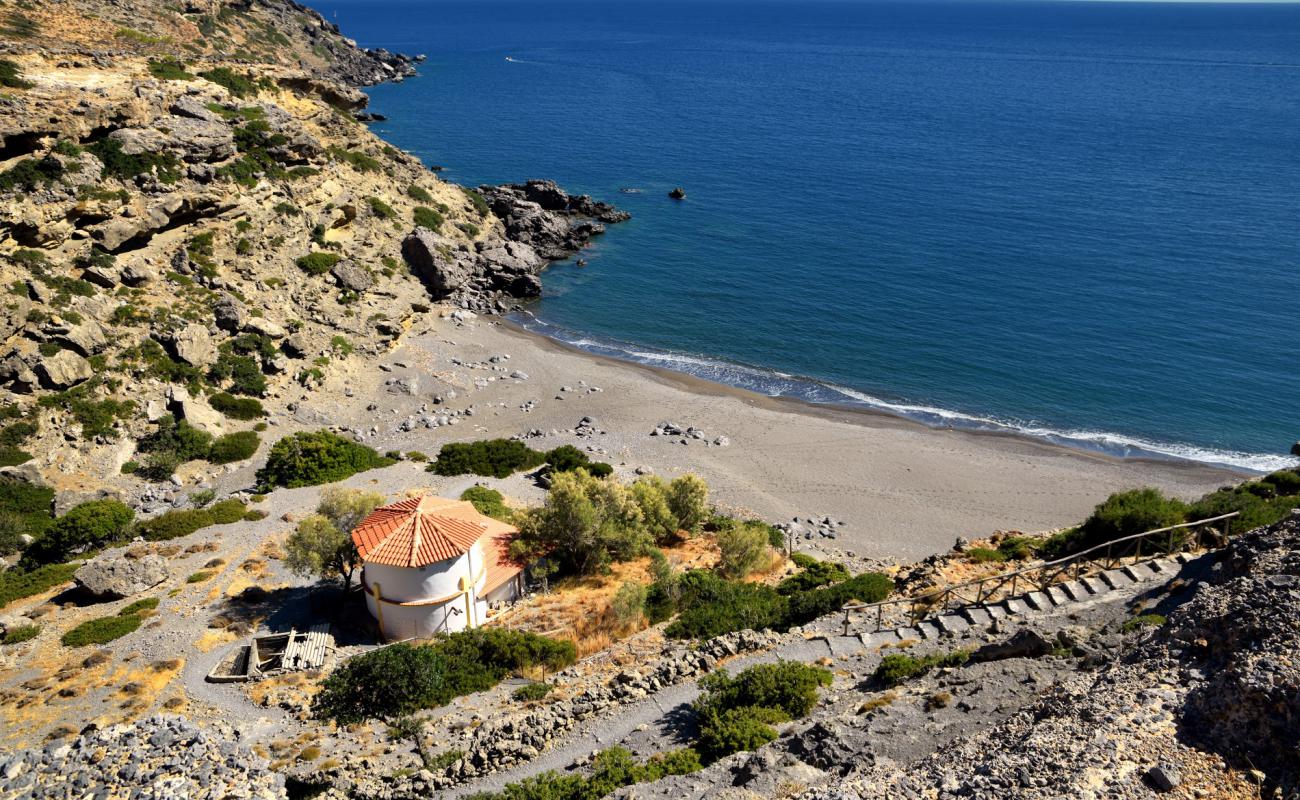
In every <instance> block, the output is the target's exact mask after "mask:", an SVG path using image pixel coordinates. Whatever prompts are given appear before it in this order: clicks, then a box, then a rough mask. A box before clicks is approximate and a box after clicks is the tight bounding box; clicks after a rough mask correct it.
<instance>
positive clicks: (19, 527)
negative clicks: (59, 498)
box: [0, 475, 54, 553]
mask: <svg viewBox="0 0 1300 800" xmlns="http://www.w3.org/2000/svg"><path fill="white" fill-rule="evenodd" d="M53 502H54V490H53V489H51V488H50V487H48V486H40V485H35V484H31V483H28V482H27V481H24V480H20V479H18V478H11V477H9V476H7V475H0V552H3V553H12V552H13V551H15V550H17V549H18V548H19V546H20V544H19V542H20V540H21V537H22V536H23V534H27V535H28V536H32V537H34V538H35V537H39V536H40V535H41V534H42V533H44V532H45V529H46V528H48V527H49V526H50V524H51V523H52V522H54V516H53V514H51V513H50V508H51V505H52V504H53Z"/></svg>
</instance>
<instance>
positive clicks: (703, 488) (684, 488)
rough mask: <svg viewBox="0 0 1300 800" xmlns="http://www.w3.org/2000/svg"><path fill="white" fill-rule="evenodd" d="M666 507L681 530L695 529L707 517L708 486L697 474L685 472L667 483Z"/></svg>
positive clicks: (697, 528)
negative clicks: (675, 518)
mask: <svg viewBox="0 0 1300 800" xmlns="http://www.w3.org/2000/svg"><path fill="white" fill-rule="evenodd" d="M668 507H669V508H670V509H671V510H672V512H673V515H674V516H676V517H677V526H678V527H679V528H681V529H682V530H686V531H692V532H693V531H696V530H699V528H700V526H701V525H703V524H704V521H705V520H706V519H708V518H709V487H708V484H706V483H705V482H704V479H703V478H701V477H699V476H698V475H692V474H689V473H688V474H686V475H682V476H681V477H679V478H674V479H673V480H672V482H671V483H669V484H668Z"/></svg>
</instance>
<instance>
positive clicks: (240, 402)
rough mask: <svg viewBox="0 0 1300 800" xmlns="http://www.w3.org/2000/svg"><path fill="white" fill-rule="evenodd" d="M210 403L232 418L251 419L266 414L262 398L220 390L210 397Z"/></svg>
mask: <svg viewBox="0 0 1300 800" xmlns="http://www.w3.org/2000/svg"><path fill="white" fill-rule="evenodd" d="M208 405H210V406H212V408H213V409H215V410H216V411H219V412H221V413H222V414H224V415H226V416H227V417H230V418H231V419H239V420H250V419H257V418H258V417H261V416H264V415H265V414H266V410H265V409H263V408H262V403H261V401H260V400H258V399H256V398H254V397H235V396H234V395H232V394H228V393H226V392H218V393H217V394H214V395H212V396H211V397H209V398H208Z"/></svg>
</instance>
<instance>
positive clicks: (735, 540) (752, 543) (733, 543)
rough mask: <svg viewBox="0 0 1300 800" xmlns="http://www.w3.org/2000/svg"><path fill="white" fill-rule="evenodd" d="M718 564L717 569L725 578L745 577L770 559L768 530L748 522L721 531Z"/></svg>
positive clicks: (718, 539)
mask: <svg viewBox="0 0 1300 800" xmlns="http://www.w3.org/2000/svg"><path fill="white" fill-rule="evenodd" d="M717 541H718V551H719V552H718V564H717V566H716V567H715V569H716V570H717V571H718V574H720V575H722V577H724V578H735V579H739V578H744V577H746V576H747V575H749V574H750V573H752V572H754V571H756V570H757V569H759V568H760V567H763V566H765V565H766V564H767V563H768V562H769V560H770V556H769V555H768V545H767V530H766V529H764V528H762V527H758V526H751V525H748V524H741V525H736V526H735V527H733V528H729V529H727V530H724V531H719V532H718V535H717Z"/></svg>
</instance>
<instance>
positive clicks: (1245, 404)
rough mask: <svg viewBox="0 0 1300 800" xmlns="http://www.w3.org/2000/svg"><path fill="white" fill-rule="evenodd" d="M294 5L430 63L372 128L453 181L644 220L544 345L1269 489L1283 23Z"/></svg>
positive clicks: (1284, 250)
mask: <svg viewBox="0 0 1300 800" xmlns="http://www.w3.org/2000/svg"><path fill="white" fill-rule="evenodd" d="M317 6H318V7H320V8H322V10H323V11H324V12H325V13H326V15H327V16H330V17H332V18H335V19H337V21H338V22H339V24H340V25H341V26H342V27H343V29H344V32H345V33H347V34H349V35H352V36H354V37H356V38H357V39H358V40H360V42H361V43H362V44H365V45H371V46H379V45H382V46H385V47H389V48H390V49H395V50H402V51H407V52H425V53H428V54H429V56H430V61H429V63H428V64H427V65H425V67H424V68H423V70H422V72H423V75H422V76H421V77H420V78H416V79H413V80H411V81H408V82H406V83H404V84H401V85H390V86H381V87H376V88H375V89H374V90H373V91H372V95H373V98H374V102H373V104H372V106H373V108H374V109H375V110H377V111H380V112H383V113H386V114H388V115H389V116H390V121H389V122H387V123H383V124H379V125H376V130H377V131H378V132H379V133H380V134H381V135H383V136H385V137H386V138H388V139H390V140H391V141H393V142H394V143H396V144H398V145H399V146H402V147H404V148H407V149H409V150H411V151H413V152H415V153H417V154H419V155H420V156H421V157H422V158H424V159H425V161H426V162H428V163H430V164H440V165H445V166H446V167H447V168H448V170H447V172H446V173H445V175H446V177H447V178H448V179H450V180H455V181H458V182H462V183H470V184H476V183H480V182H501V181H511V180H520V179H523V178H528V177H549V178H554V179H556V180H557V181H559V182H561V183H562V184H563V185H565V186H566V187H568V188H570V189H572V190H581V191H587V192H590V193H592V194H595V195H597V196H599V197H601V198H604V199H608V200H612V201H614V202H616V203H618V204H619V205H621V206H623V207H625V208H627V209H628V210H630V211H631V212H632V213H633V214H634V217H635V218H634V219H633V221H631V222H629V223H627V224H624V225H620V226H616V227H613V228H612V229H611V230H610V232H609V233H608V234H607V235H606V236H605V237H604V238H603V239H602V240H601V241H600V242H599V244H598V245H597V247H596V248H595V249H594V250H592V251H590V252H589V253H587V254H586V256H585V257H586V258H588V259H589V264H588V265H587V266H586V267H584V268H578V267H576V266H574V265H559V266H557V267H555V268H553V269H552V270H551V272H549V273H548V275H547V281H546V287H547V288H546V292H547V293H546V296H545V298H544V299H543V301H542V302H541V303H540V304H538V306H537V307H536V308H534V309H533V311H534V312H535V313H536V314H537V316H538V317H539V318H540V320H542V321H544V322H545V323H546V326H545V329H546V330H547V331H548V332H550V333H552V334H553V335H556V336H558V337H560V338H564V339H566V340H568V341H571V342H576V343H579V344H581V345H583V346H586V347H590V348H592V349H596V350H600V351H602V352H612V353H615V354H619V355H622V356H624V357H629V358H635V359H638V360H643V361H648V362H650V363H656V364H660V365H663V366H671V367H675V368H678V369H685V370H687V371H691V372H695V373H697V374H701V375H704V376H706V377H711V378H715V379H718V380H723V381H727V382H730V383H735V384H738V385H743V386H748V387H750V388H755V389H758V390H760V391H765V392H769V393H772V394H792V395H796V396H800V397H804V398H806V399H809V400H814V401H821V402H861V403H868V404H872V405H878V406H883V407H887V408H892V409H893V410H895V411H898V412H900V413H905V414H908V415H910V416H914V417H917V418H920V419H923V420H925V421H928V422H930V423H932V424H952V425H968V426H977V427H997V426H1012V427H1015V428H1019V429H1022V430H1026V431H1029V432H1031V433H1033V434H1035V435H1040V436H1044V437H1047V438H1052V439H1054V440H1057V441H1065V442H1068V443H1071V444H1074V445H1077V446H1081V447H1091V448H1096V449H1102V450H1106V451H1108V452H1115V453H1123V454H1134V453H1137V454H1151V453H1157V454H1167V455H1174V456H1182V457H1189V458H1196V459H1200V460H1206V461H1212V462H1216V463H1226V464H1234V465H1237V466H1243V467H1251V468H1256V469H1267V468H1270V467H1274V466H1278V465H1281V464H1284V463H1289V459H1288V458H1286V457H1285V455H1284V454H1285V452H1286V450H1287V448H1288V447H1289V445H1290V443H1291V442H1293V441H1295V440H1296V439H1297V438H1300V336H1298V335H1297V332H1296V329H1297V323H1298V322H1300V270H1298V269H1297V266H1298V265H1300V244H1298V236H1297V230H1298V227H1297V225H1298V223H1300V195H1298V194H1297V187H1300V7H1297V6H1283V5H1273V6H1264V5H1259V6H1254V5H1207V4H1196V5H1182V4H1150V5H1147V4H1127V3H1124V4H1121V3H1048V2H1042V3H1034V2H1019V3H1010V2H1006V3H988V2H980V1H978V0H976V1H973V2H937V1H933V0H931V1H928V2H927V1H925V0H917V1H915V2H906V3H904V2H852V1H851V0H850V1H842V2H824V3H819V2H794V1H793V0H790V1H788V2H718V1H717V0H698V1H696V2H562V1H556V2H509V1H503V2H483V1H480V2H451V3H444V2H421V1H420V0H364V2H362V1H361V0H344V1H343V2H325V3H319V4H317ZM507 57H509V58H510V59H511V60H509V61H507ZM676 185H681V186H683V187H685V188H686V189H687V191H688V193H689V196H688V198H687V200H686V201H685V202H682V203H675V202H673V201H671V200H669V199H668V198H667V196H666V193H667V191H668V190H669V189H670V188H672V187H673V186H676ZM623 188H634V189H639V190H640V192H639V193H636V194H629V193H620V189H623Z"/></svg>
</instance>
